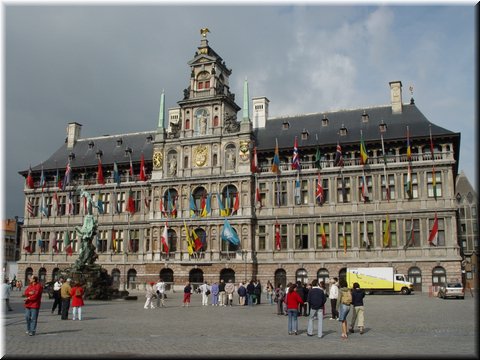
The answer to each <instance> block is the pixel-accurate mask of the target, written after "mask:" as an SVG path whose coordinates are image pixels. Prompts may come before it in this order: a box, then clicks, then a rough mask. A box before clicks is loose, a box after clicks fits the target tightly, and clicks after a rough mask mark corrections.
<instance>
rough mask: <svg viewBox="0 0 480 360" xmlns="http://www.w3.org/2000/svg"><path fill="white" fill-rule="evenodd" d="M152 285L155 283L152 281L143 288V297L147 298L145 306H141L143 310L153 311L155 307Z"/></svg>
mask: <svg viewBox="0 0 480 360" xmlns="http://www.w3.org/2000/svg"><path fill="white" fill-rule="evenodd" d="M154 285H155V283H154V282H153V281H152V282H150V283H148V284H147V286H146V287H145V297H146V298H147V300H145V305H143V308H144V309H148V308H150V309H155V305H153V296H154V293H155V290H154V289H153V286H154Z"/></svg>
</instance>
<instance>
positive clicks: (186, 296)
mask: <svg viewBox="0 0 480 360" xmlns="http://www.w3.org/2000/svg"><path fill="white" fill-rule="evenodd" d="M191 296H192V285H190V282H188V281H187V283H186V284H185V287H184V288H183V305H182V306H186V307H189V306H190V297H191Z"/></svg>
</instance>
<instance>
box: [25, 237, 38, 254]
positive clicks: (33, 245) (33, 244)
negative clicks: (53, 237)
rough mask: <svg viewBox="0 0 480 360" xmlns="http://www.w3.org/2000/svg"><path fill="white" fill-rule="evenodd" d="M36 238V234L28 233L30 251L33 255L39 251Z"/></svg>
mask: <svg viewBox="0 0 480 360" xmlns="http://www.w3.org/2000/svg"><path fill="white" fill-rule="evenodd" d="M36 236H37V233H36V232H29V233H28V237H27V239H28V244H29V245H30V250H31V251H32V253H34V252H35V250H36V249H37V241H36V240H37V239H36Z"/></svg>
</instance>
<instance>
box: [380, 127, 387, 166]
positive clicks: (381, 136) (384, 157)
mask: <svg viewBox="0 0 480 360" xmlns="http://www.w3.org/2000/svg"><path fill="white" fill-rule="evenodd" d="M380 138H381V139H382V154H383V164H384V165H387V154H386V153H385V144H384V143H383V135H382V134H380Z"/></svg>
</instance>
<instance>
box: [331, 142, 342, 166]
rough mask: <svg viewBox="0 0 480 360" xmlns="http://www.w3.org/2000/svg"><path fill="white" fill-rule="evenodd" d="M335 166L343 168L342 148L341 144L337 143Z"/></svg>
mask: <svg viewBox="0 0 480 360" xmlns="http://www.w3.org/2000/svg"><path fill="white" fill-rule="evenodd" d="M333 166H343V155H342V147H341V146H340V144H339V143H337V151H336V152H335V161H334V163H333Z"/></svg>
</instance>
